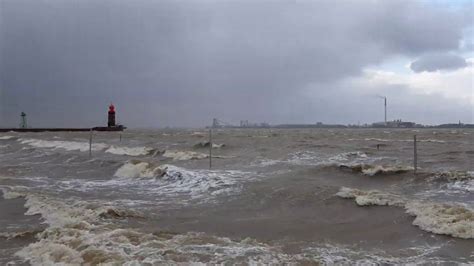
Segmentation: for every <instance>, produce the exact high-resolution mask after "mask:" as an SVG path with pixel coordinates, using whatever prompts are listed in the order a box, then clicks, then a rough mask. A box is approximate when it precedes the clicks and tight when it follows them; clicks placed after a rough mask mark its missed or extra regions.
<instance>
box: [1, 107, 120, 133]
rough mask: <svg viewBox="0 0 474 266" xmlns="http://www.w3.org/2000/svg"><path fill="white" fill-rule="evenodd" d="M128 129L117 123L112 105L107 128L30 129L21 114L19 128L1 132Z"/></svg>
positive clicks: (5, 129)
mask: <svg viewBox="0 0 474 266" xmlns="http://www.w3.org/2000/svg"><path fill="white" fill-rule="evenodd" d="M126 128H127V127H125V126H123V125H117V124H116V123H115V106H114V105H113V104H110V106H109V111H108V119H107V126H106V127H101V126H98V127H91V128H59V127H58V128H55V127H53V128H30V127H28V125H27V122H26V114H25V113H24V112H22V113H21V124H20V127H18V128H0V132H84V131H124V130H125V129H126Z"/></svg>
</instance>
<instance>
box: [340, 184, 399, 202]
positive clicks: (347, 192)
mask: <svg viewBox="0 0 474 266" xmlns="http://www.w3.org/2000/svg"><path fill="white" fill-rule="evenodd" d="M336 195H337V196H339V197H341V198H346V199H354V200H355V202H356V203H357V205H359V206H368V205H380V206H384V205H387V206H403V204H404V203H405V202H404V200H402V199H401V198H400V197H398V196H396V195H393V194H388V193H383V192H380V191H377V190H370V191H363V190H358V189H353V188H347V187H342V188H341V189H340V190H339V192H338V193H337V194H336Z"/></svg>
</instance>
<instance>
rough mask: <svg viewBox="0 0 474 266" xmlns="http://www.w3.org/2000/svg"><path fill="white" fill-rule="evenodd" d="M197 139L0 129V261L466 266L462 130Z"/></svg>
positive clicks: (472, 147)
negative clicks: (24, 131) (415, 166)
mask: <svg viewBox="0 0 474 266" xmlns="http://www.w3.org/2000/svg"><path fill="white" fill-rule="evenodd" d="M209 134H210V132H209V129H160V130H158V129H153V130H152V129H133V130H126V131H125V132H93V134H92V136H91V135H90V133H89V132H44V133H14V132H7V133H0V265H163V264H165V265H175V264H179V265H216V264H218V265H341V264H342V265H399V264H403V265H406V264H410V265H473V264H474V130H472V129H437V128H420V129H362V128H354V129H274V128H271V129H263V128H262V129H251V128H248V129H245V128H240V129H230V128H229V129H226V128H222V129H213V130H212V145H211V144H210V143H209ZM415 135H416V138H417V168H416V169H415V168H414V136H415ZM90 138H92V143H91V145H90V142H89V140H90ZM211 146H212V147H211Z"/></svg>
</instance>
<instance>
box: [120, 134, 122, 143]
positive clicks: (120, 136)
mask: <svg viewBox="0 0 474 266" xmlns="http://www.w3.org/2000/svg"><path fill="white" fill-rule="evenodd" d="M120 142H122V133H120Z"/></svg>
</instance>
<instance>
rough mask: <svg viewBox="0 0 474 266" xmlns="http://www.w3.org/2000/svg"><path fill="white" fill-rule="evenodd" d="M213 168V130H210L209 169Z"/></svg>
mask: <svg viewBox="0 0 474 266" xmlns="http://www.w3.org/2000/svg"><path fill="white" fill-rule="evenodd" d="M211 168H212V128H210V129H209V169H211Z"/></svg>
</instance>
